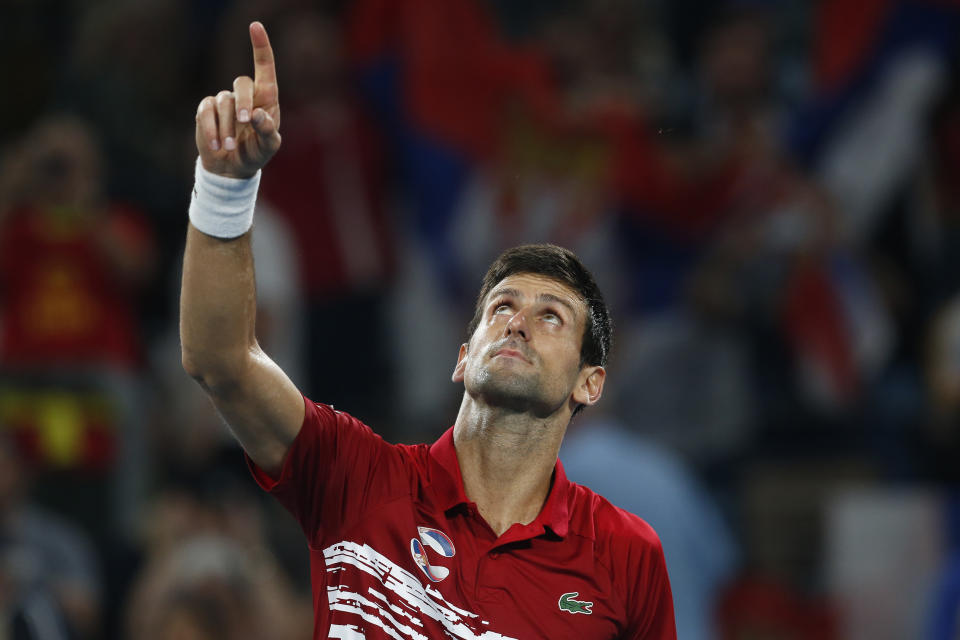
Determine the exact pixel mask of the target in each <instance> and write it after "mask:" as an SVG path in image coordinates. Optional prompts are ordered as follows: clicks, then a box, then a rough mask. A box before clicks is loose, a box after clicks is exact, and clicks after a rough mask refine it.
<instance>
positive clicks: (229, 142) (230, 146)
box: [223, 136, 237, 151]
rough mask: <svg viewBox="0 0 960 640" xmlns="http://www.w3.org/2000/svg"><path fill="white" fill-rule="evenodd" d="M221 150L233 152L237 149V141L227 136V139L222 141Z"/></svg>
mask: <svg viewBox="0 0 960 640" xmlns="http://www.w3.org/2000/svg"><path fill="white" fill-rule="evenodd" d="M223 148H224V149H226V150H227V151H233V150H234V149H236V148H237V141H236V140H234V139H233V138H232V137H231V136H227V139H226V140H224V141H223Z"/></svg>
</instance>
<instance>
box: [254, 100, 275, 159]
mask: <svg viewBox="0 0 960 640" xmlns="http://www.w3.org/2000/svg"><path fill="white" fill-rule="evenodd" d="M250 124H251V125H253V130H254V131H256V132H257V137H258V138H259V139H260V145H261V147H262V148H263V149H265V150H266V151H269V152H270V153H273V152H275V151H276V150H277V149H279V148H280V132H279V131H278V130H277V123H276V121H275V120H274V119H273V118H272V117H271V116H270V114H269V113H267V112H266V110H264V109H261V108H260V107H257V108H256V109H254V110H253V113H252V114H251V117H250Z"/></svg>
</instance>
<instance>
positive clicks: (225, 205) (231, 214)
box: [190, 157, 260, 238]
mask: <svg viewBox="0 0 960 640" xmlns="http://www.w3.org/2000/svg"><path fill="white" fill-rule="evenodd" d="M259 186H260V171H257V172H256V173H255V174H254V175H253V176H252V177H250V178H227V177H225V176H219V175H217V174H215V173H211V172H209V171H207V170H206V169H204V168H203V163H201V162H200V158H199V157H198V158H197V168H196V171H195V172H194V184H193V197H191V198H190V222H191V223H192V224H193V226H194V227H196V228H197V229H199V230H200V231H202V232H203V233H205V234H207V235H208V236H214V237H216V238H237V237H239V236H242V235H243V234H245V233H246V232H247V231H249V230H250V227H252V226H253V207H254V205H255V204H256V202H257V188H258V187H259Z"/></svg>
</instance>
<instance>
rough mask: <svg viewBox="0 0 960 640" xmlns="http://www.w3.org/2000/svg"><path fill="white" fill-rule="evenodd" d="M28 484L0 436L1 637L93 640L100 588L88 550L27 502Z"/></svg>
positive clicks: (94, 561) (79, 536) (59, 522)
mask: <svg viewBox="0 0 960 640" xmlns="http://www.w3.org/2000/svg"><path fill="white" fill-rule="evenodd" d="M28 478H29V471H28V470H27V469H26V468H25V467H23V466H22V465H21V464H20V460H19V455H18V454H17V452H16V451H15V449H14V447H13V445H12V443H11V442H10V441H9V440H8V439H7V438H6V436H5V435H2V436H0V610H2V611H0V624H3V625H4V626H5V630H4V629H0V635H2V636H3V637H14V638H20V637H25V638H32V639H37V640H40V639H46V638H50V639H51V640H53V639H58V638H64V639H66V638H68V637H70V638H72V637H81V638H93V637H97V633H98V629H99V622H100V615H101V584H100V575H99V568H98V561H97V558H96V556H95V555H94V551H93V547H92V545H91V544H90V541H89V540H88V539H87V538H86V537H85V536H84V535H83V534H82V533H81V532H80V531H79V530H77V529H75V528H74V527H72V526H71V525H69V524H67V523H66V522H65V521H63V520H61V519H60V518H59V517H57V516H55V515H53V514H51V513H49V512H47V511H45V510H43V509H41V508H38V507H37V506H35V505H34V504H32V503H31V502H30V501H29V499H28V485H29V479H28ZM9 625H13V629H18V630H19V631H14V630H13V629H12V628H11V626H9ZM18 633H25V634H26V635H17V634H18Z"/></svg>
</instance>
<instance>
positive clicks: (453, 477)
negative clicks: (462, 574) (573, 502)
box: [430, 427, 573, 544]
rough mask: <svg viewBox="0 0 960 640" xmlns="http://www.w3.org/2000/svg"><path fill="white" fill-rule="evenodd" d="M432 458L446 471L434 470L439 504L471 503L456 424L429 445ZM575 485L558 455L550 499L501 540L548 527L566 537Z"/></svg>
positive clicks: (444, 506) (534, 533)
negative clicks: (455, 436) (455, 440)
mask: <svg viewBox="0 0 960 640" xmlns="http://www.w3.org/2000/svg"><path fill="white" fill-rule="evenodd" d="M430 458H431V460H432V461H433V464H434V466H435V467H437V468H438V470H440V471H442V472H443V473H434V474H431V475H432V476H433V477H432V478H431V484H432V485H433V486H434V490H435V491H436V492H437V497H438V499H439V501H440V507H441V508H442V509H443V510H444V511H447V510H449V509H451V508H453V507H456V506H458V505H460V504H470V499H469V498H467V494H466V492H465V491H464V489H463V475H462V474H461V473H460V461H459V460H458V459H457V451H456V448H455V447H454V444H453V427H450V428H449V429H447V430H446V432H444V434H443V435H442V436H440V438H439V439H438V440H437V441H436V442H434V443H433V444H432V445H431V446H430ZM572 489H573V486H572V485H571V483H570V481H569V480H567V474H566V473H565V472H564V470H563V464H562V463H561V462H560V460H559V458H558V459H557V463H556V465H555V466H554V468H553V484H552V486H551V487H550V493H549V494H548V495H547V501H546V503H545V504H544V505H543V508H542V509H541V510H540V513H539V514H538V515H537V517H536V518H535V519H534V520H533V522H531V523H530V524H527V525H518V524H515V525H513V526H512V527H510V529H508V530H507V531H506V532H504V534H503V535H502V536H501V537H500V539H499V540H498V543H500V544H503V543H506V542H512V541H515V540H522V539H527V538H535V537H537V536H539V535H542V534H543V533H545V532H546V530H547V529H549V530H550V531H552V532H553V533H554V534H556V535H557V536H559V537H561V538H562V537H564V536H566V535H567V532H568V531H569V529H570V494H571V491H572Z"/></svg>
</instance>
